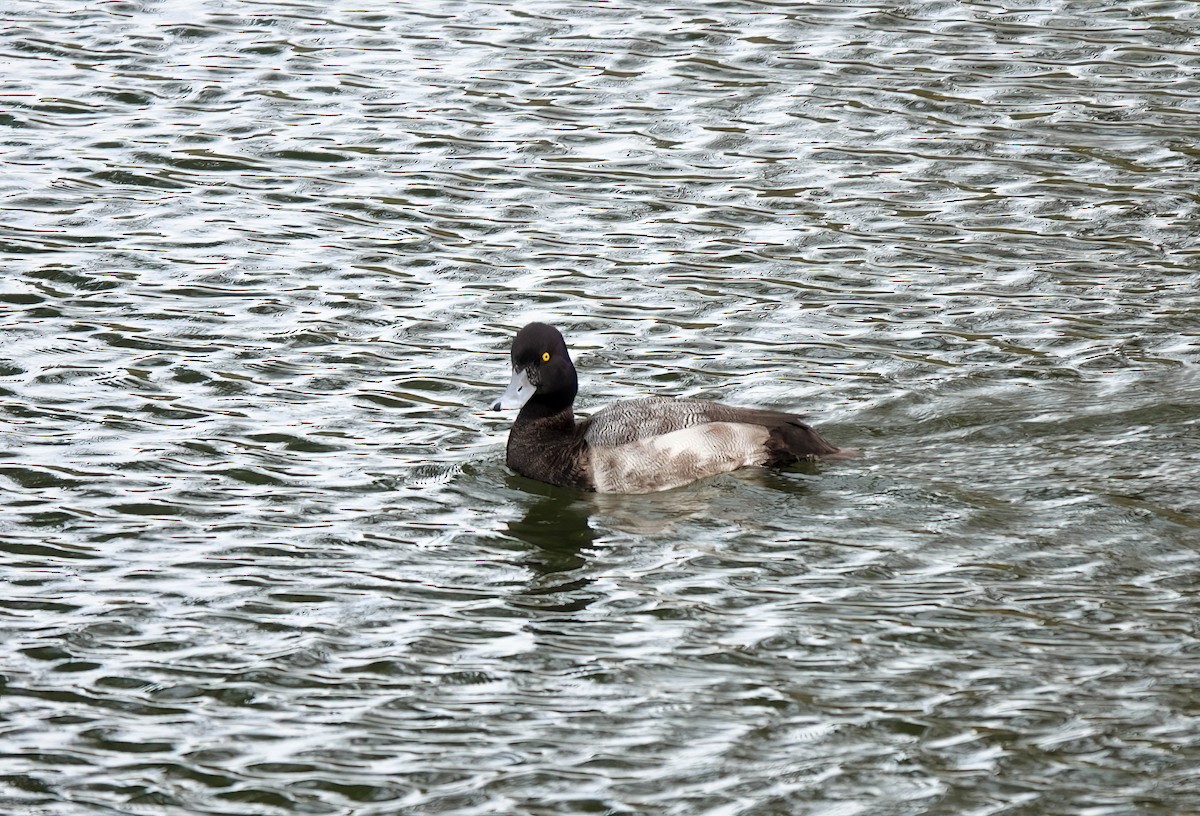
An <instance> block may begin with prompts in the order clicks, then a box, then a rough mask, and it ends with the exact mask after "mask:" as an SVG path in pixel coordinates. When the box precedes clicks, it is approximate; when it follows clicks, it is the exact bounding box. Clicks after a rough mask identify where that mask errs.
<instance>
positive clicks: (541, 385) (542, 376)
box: [492, 323, 853, 493]
mask: <svg viewBox="0 0 1200 816" xmlns="http://www.w3.org/2000/svg"><path fill="white" fill-rule="evenodd" d="M512 368H513V375H512V381H511V382H510V383H509V384H508V390H507V391H505V392H504V396H502V397H501V398H500V399H499V400H498V401H497V402H496V403H495V404H493V405H492V410H500V409H502V408H520V409H521V411H520V413H518V414H517V419H516V421H515V422H514V423H513V426H512V430H511V431H509V434H508V457H507V458H508V466H509V467H510V468H512V469H513V470H515V471H516V472H517V473H520V474H521V475H523V476H528V477H529V478H531V479H537V480H538V481H541V482H549V483H550V484H555V485H560V486H563V487H574V488H578V489H581V490H592V491H596V492H598V493H650V492H653V491H656V490H667V489H669V488H672V487H678V486H679V485H683V484H687V483H688V482H692V481H695V480H696V479H702V478H704V477H706V476H713V475H715V474H717V473H725V472H728V471H731V470H736V469H738V468H742V467H748V466H751V465H784V464H788V463H790V462H796V461H800V460H802V459H816V458H819V457H838V456H839V455H840V456H843V457H844V456H851V455H853V453H852V452H850V451H845V450H843V449H840V448H838V447H836V446H834V445H831V444H830V443H828V442H826V441H825V440H824V439H822V438H821V436H820V435H819V434H818V433H817V432H816V431H814V430H813V429H812V428H810V427H809V426H808V425H806V424H805V423H804V422H803V421H802V420H801V419H800V417H798V416H796V415H795V414H788V413H785V412H783V411H764V410H760V409H757V408H737V407H734V406H732V405H723V404H721V403H719V402H707V401H705V400H691V399H671V398H669V397H648V398H645V399H637V400H626V401H623V402H618V403H616V404H615V405H612V406H610V407H608V408H605V409H604V410H602V411H600V412H598V413H596V414H595V415H593V416H592V417H590V418H588V419H584V420H582V421H581V422H576V421H575V413H574V410H573V406H574V404H575V394H576V393H577V392H578V390H579V380H578V377H577V376H576V374H575V366H574V365H573V364H572V363H571V356H570V355H569V354H568V353H567V344H566V342H565V341H564V340H563V336H562V334H560V333H559V331H558V329H556V328H554V327H553V326H548V325H546V324H545V323H530V324H529V325H528V326H526V327H525V328H523V329H521V331H520V332H518V333H517V336H516V338H514V339H513V345H512Z"/></svg>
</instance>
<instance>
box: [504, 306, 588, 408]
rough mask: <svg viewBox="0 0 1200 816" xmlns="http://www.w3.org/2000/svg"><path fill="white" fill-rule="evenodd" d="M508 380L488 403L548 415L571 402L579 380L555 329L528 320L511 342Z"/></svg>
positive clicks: (560, 337)
mask: <svg viewBox="0 0 1200 816" xmlns="http://www.w3.org/2000/svg"><path fill="white" fill-rule="evenodd" d="M512 370H513V375H512V381H511V382H509V384H508V390H507V391H505V392H504V396H502V397H501V398H500V399H499V400H497V401H496V402H495V403H494V404H493V405H492V410H493V411H498V410H500V409H502V408H521V409H522V411H521V413H523V414H532V415H534V416H550V415H551V414H557V413H558V412H559V411H562V410H563V409H570V407H571V406H572V405H573V404H574V403H575V394H576V392H578V390H579V380H578V378H577V377H576V375H575V366H574V365H572V363H571V355H569V354H568V353H567V344H566V342H565V341H564V340H563V336H562V335H561V334H559V332H558V329H556V328H554V327H553V326H548V325H546V324H545V323H530V324H529V325H528V326H526V327H525V328H523V329H521V330H520V331H519V332H517V336H516V337H515V338H513V344H512Z"/></svg>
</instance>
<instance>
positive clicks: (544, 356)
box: [542, 351, 550, 363]
mask: <svg viewBox="0 0 1200 816" xmlns="http://www.w3.org/2000/svg"><path fill="white" fill-rule="evenodd" d="M542 362H543V363H548V362H550V352H548V351H543V352H542Z"/></svg>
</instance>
